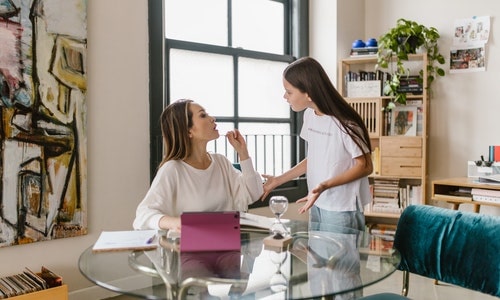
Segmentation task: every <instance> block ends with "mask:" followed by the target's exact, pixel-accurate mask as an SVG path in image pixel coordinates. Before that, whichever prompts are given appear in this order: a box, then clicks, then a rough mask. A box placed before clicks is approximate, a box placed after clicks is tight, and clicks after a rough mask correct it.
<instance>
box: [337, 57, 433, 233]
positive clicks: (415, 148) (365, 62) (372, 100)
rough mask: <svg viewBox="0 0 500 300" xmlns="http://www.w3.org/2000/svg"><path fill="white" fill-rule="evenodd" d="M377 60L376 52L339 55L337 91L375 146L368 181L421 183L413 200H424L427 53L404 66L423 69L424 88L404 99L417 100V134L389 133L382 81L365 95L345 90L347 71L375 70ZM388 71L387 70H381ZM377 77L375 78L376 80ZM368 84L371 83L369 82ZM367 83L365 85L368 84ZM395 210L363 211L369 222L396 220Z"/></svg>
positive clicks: (411, 70)
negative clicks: (389, 179)
mask: <svg viewBox="0 0 500 300" xmlns="http://www.w3.org/2000/svg"><path fill="white" fill-rule="evenodd" d="M376 64H377V57H376V55H370V56H366V57H365V56H362V57H350V58H345V59H342V60H341V61H340V62H339V68H338V87H337V88H338V91H339V93H340V94H341V95H342V96H343V97H344V98H345V99H346V101H347V102H348V103H349V104H351V106H352V107H353V108H354V109H355V110H356V111H357V112H358V113H359V114H360V115H361V117H362V119H363V120H364V122H365V125H366V127H367V129H368V133H369V135H370V139H371V143H372V148H373V149H378V150H376V151H374V152H373V153H372V157H373V159H374V173H373V174H372V175H371V176H370V180H371V182H373V181H374V180H376V179H388V178H397V179H399V180H400V187H403V188H404V187H407V186H420V187H421V191H420V193H419V194H420V195H421V196H420V197H419V199H417V201H416V202H415V204H425V195H426V186H427V184H426V181H427V139H428V123H429V114H428V111H429V99H428V94H427V70H426V68H425V66H426V65H427V55H426V54H425V53H422V54H413V55H410V56H409V58H408V61H407V62H405V63H404V64H405V67H406V68H407V69H408V70H409V74H410V75H418V74H419V71H420V70H422V71H423V78H424V80H423V85H422V89H423V92H422V93H421V94H420V95H413V94H407V101H408V102H411V103H412V105H414V104H415V103H418V104H417V106H418V113H417V116H413V117H416V118H417V122H416V123H413V124H414V125H415V124H417V126H418V130H417V132H418V133H417V135H416V136H405V135H390V132H391V131H390V126H389V125H390V122H389V118H388V114H389V113H388V112H386V111H385V110H383V108H384V107H386V106H387V104H388V103H389V102H390V101H391V97H387V96H383V95H382V89H383V82H380V93H378V94H377V95H376V96H375V95H373V89H372V88H371V89H370V90H369V91H367V96H363V94H362V93H363V91H361V93H360V92H359V85H358V84H357V85H358V87H357V88H358V91H357V93H356V96H357V97H348V95H352V94H353V92H350V93H348V87H351V88H352V84H349V86H348V74H349V72H354V73H359V72H360V71H365V72H375V73H377V71H376V70H375V67H376ZM381 71H384V72H389V73H390V70H381ZM377 79H378V78H376V80H377ZM370 86H371V87H373V85H371V84H370ZM367 87H368V85H367ZM399 215H400V214H398V213H387V212H374V211H365V216H366V218H367V222H368V223H370V222H371V223H387V224H396V223H397V221H398V219H399Z"/></svg>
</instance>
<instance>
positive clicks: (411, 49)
mask: <svg viewBox="0 0 500 300" xmlns="http://www.w3.org/2000/svg"><path fill="white" fill-rule="evenodd" d="M439 37H440V35H439V32H438V31H437V29H436V28H434V27H425V26H424V25H421V24H418V23H417V22H415V21H411V20H406V19H399V20H397V23H396V26H395V27H393V28H391V29H390V30H389V31H388V32H387V33H385V34H384V35H382V36H381V37H380V39H379V41H378V52H377V68H383V69H390V70H391V79H390V80H389V81H387V82H386V83H385V85H384V94H385V95H387V96H392V97H393V100H392V101H391V102H390V103H389V107H388V108H389V109H390V108H392V107H394V105H395V102H398V103H401V104H406V93H405V92H399V91H398V90H399V86H400V79H401V77H402V76H409V75H410V74H409V70H407V69H405V67H404V61H406V60H408V55H409V54H415V53H416V51H417V49H419V48H420V47H421V48H422V49H423V51H425V52H426V53H427V63H428V64H427V66H426V68H427V92H430V86H431V84H432V82H433V81H434V79H435V78H436V77H437V76H444V75H445V73H444V70H443V69H442V68H441V67H440V65H442V64H444V63H445V59H444V56H443V55H442V54H441V53H440V52H439V47H438V44H437V41H438V39H439ZM394 63H395V68H394ZM418 80H419V83H420V84H422V82H423V70H420V72H419V78H418Z"/></svg>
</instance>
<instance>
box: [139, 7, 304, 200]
mask: <svg viewBox="0 0 500 300" xmlns="http://www.w3.org/2000/svg"><path fill="white" fill-rule="evenodd" d="M273 1H277V2H281V3H283V4H284V7H285V28H286V34H285V36H284V40H285V45H284V49H285V55H278V54H269V53H263V52H258V51H251V50H245V49H240V48H232V47H225V46H215V45H206V44H200V43H195V42H188V41H180V40H174V39H167V38H165V31H164V14H163V13H164V11H165V10H164V1H163V0H148V15H149V19H148V22H149V29H148V30H149V79H150V80H149V83H150V84H149V105H150V112H149V118H150V176H151V180H152V178H153V177H154V175H155V173H156V170H157V168H158V165H159V163H160V162H161V159H162V155H163V149H162V147H163V141H162V137H161V128H160V124H159V119H160V115H161V112H162V111H163V108H164V107H165V106H166V105H168V103H169V93H168V77H169V74H168V61H167V59H166V58H167V57H168V54H169V51H170V49H181V50H189V51H201V52H208V53H217V54H225V55H230V56H233V60H237V59H238V57H246V58H252V59H269V60H272V61H282V62H291V61H293V60H295V58H296V57H302V56H306V55H308V48H309V34H308V30H309V17H308V15H309V9H308V7H309V0H273ZM230 2H231V1H229V0H228V3H230ZM294 25H296V26H294ZM229 36H231V33H229ZM229 44H231V41H230V40H229ZM234 64H235V66H237V63H236V62H235V63H234ZM234 72H235V76H237V72H238V70H237V68H235V70H234ZM235 78H236V79H235V88H234V93H235V99H236V101H235V114H234V117H218V116H216V117H217V120H218V121H222V122H233V123H235V125H236V127H237V124H238V123H239V122H265V123H272V122H280V121H282V122H283V121H284V122H289V123H290V124H291V133H292V134H295V135H296V136H297V137H296V138H297V139H298V133H299V130H300V128H301V126H302V113H294V112H292V113H291V118H290V119H279V118H253V117H252V118H248V117H239V116H238V115H237V109H238V101H237V94H238V90H237V88H238V87H237V82H238V81H237V80H238V79H237V77H235ZM295 145H298V147H295V146H292V149H291V151H292V153H291V157H292V162H291V165H292V166H293V165H295V164H296V163H298V161H297V160H299V161H300V160H302V159H303V158H304V157H305V145H304V142H303V141H299V142H298V143H295ZM277 193H279V194H281V195H285V196H288V197H289V198H290V197H291V199H295V198H296V197H298V196H301V195H304V194H305V193H307V188H306V187H305V180H304V178H300V179H297V180H294V181H292V182H289V183H287V184H285V185H283V186H282V187H280V188H278V189H276V190H275V191H274V192H273V193H272V195H273V194H277ZM272 195H270V196H272ZM259 202H260V201H259ZM266 202H267V201H266ZM261 203H262V202H261Z"/></svg>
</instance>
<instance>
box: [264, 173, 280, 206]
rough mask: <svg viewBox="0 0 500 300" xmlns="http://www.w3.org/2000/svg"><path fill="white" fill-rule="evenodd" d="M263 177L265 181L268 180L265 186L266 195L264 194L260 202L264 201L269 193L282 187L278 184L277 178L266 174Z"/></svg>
mask: <svg viewBox="0 0 500 300" xmlns="http://www.w3.org/2000/svg"><path fill="white" fill-rule="evenodd" d="M261 176H262V177H264V179H265V180H266V182H264V186H263V189H264V193H263V194H262V196H260V200H262V201H264V199H266V197H267V196H268V195H269V193H270V192H272V191H273V190H274V189H275V188H277V187H278V186H279V185H280V183H279V182H278V179H277V178H276V176H272V175H266V174H262V175H261Z"/></svg>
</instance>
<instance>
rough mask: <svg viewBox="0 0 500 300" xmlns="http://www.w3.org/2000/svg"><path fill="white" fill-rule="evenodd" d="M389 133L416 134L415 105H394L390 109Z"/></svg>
mask: <svg viewBox="0 0 500 300" xmlns="http://www.w3.org/2000/svg"><path fill="white" fill-rule="evenodd" d="M390 134H391V135H404V136H416V135H417V107H416V106H396V107H394V108H393V109H392V111H391V132H390Z"/></svg>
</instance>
